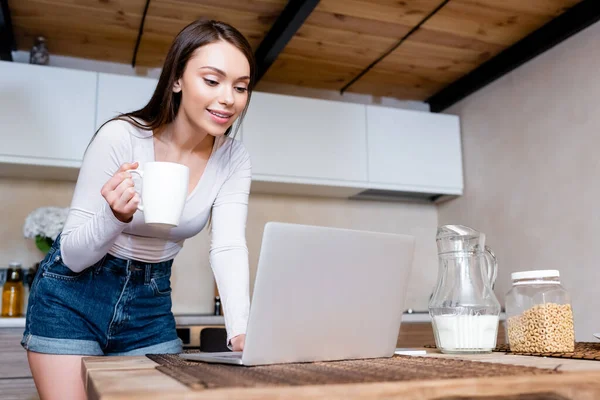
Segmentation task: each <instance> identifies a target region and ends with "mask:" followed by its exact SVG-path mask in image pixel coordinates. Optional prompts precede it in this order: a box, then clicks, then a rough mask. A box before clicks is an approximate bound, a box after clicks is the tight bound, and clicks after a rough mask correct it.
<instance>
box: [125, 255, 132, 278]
mask: <svg viewBox="0 0 600 400" xmlns="http://www.w3.org/2000/svg"><path fill="white" fill-rule="evenodd" d="M131 267H132V265H131V260H130V259H127V265H126V266H125V268H127V276H130V275H131V269H132V268H131Z"/></svg>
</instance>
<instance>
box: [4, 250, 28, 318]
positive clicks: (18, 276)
mask: <svg viewBox="0 0 600 400" xmlns="http://www.w3.org/2000/svg"><path fill="white" fill-rule="evenodd" d="M23 290H24V289H23V269H22V268H21V263H19V262H15V261H13V262H11V263H10V264H9V266H8V270H7V271H6V283H5V284H4V286H3V288H2V314H1V316H2V317H8V318H11V317H12V318H18V317H22V316H23Z"/></svg>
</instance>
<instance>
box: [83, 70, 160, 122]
mask: <svg viewBox="0 0 600 400" xmlns="http://www.w3.org/2000/svg"><path fill="white" fill-rule="evenodd" d="M157 83H158V80H157V79H153V78H144V77H139V76H127V75H116V74H106V73H99V74H98V108H97V110H98V114H97V117H96V125H95V126H96V129H98V128H99V127H100V126H101V125H102V124H103V123H105V122H106V121H108V120H109V119H111V118H113V117H116V116H117V115H118V114H122V113H126V112H131V111H135V110H139V109H140V108H142V107H144V106H145V105H146V104H147V103H148V101H149V100H150V98H151V97H152V94H153V93H154V89H156V84H157Z"/></svg>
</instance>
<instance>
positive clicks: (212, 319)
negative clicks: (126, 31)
mask: <svg viewBox="0 0 600 400" xmlns="http://www.w3.org/2000/svg"><path fill="white" fill-rule="evenodd" d="M505 318H506V316H505V314H504V313H501V314H500V321H503V320H504V319H505ZM175 322H176V324H177V325H178V326H181V325H225V320H224V317H223V316H222V315H176V316H175ZM402 322H409V323H410V322H431V317H430V316H429V313H427V312H415V313H412V314H409V313H404V314H402ZM0 328H25V318H0Z"/></svg>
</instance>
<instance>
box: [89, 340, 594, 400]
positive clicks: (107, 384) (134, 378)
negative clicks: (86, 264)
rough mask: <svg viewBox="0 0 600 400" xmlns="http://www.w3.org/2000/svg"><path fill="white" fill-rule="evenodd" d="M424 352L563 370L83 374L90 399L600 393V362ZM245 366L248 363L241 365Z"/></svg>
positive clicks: (115, 363) (92, 369)
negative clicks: (341, 377)
mask: <svg viewBox="0 0 600 400" xmlns="http://www.w3.org/2000/svg"><path fill="white" fill-rule="evenodd" d="M422 357H441V358H455V359H461V360H472V361H481V362H491V363H502V364H513V365H524V366H532V367H538V368H551V369H557V370H560V371H565V373H563V374H560V375H537V376H509V377H506V376H504V377H496V378H469V379H441V380H423V381H409V382H385V383H360V384H344V385H313V386H295V387H276V388H253V389H248V388H237V389H215V390H205V391H192V390H191V389H190V388H188V387H187V386H185V385H183V384H181V383H179V382H178V381H176V380H175V379H173V378H171V377H169V376H167V375H165V374H163V373H161V372H159V371H158V370H156V369H155V366H157V364H156V363H155V362H154V361H152V360H150V359H148V358H147V357H84V358H83V360H82V364H83V369H82V374H83V379H84V382H85V383H86V390H87V393H88V398H89V399H90V400H97V399H101V400H134V399H165V400H172V399H173V400H174V399H216V400H218V399H253V400H254V399H267V400H268V399H291V398H294V399H310V398H320V397H324V398H328V399H339V400H348V399H367V398H369V399H371V398H386V399H392V398H398V399H415V400H416V399H434V398H443V397H452V396H492V395H506V396H508V395H517V394H522V393H536V392H537V393H540V392H553V393H556V394H560V395H562V396H565V397H566V398H567V399H583V400H586V399H590V400H592V399H598V398H600V362H599V361H590V360H571V359H560V358H543V357H528V356H515V355H507V354H504V353H491V354H481V355H463V356H458V355H447V354H441V353H439V352H438V351H437V350H432V349H427V355H425V356H422ZM240 368H243V367H240Z"/></svg>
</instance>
